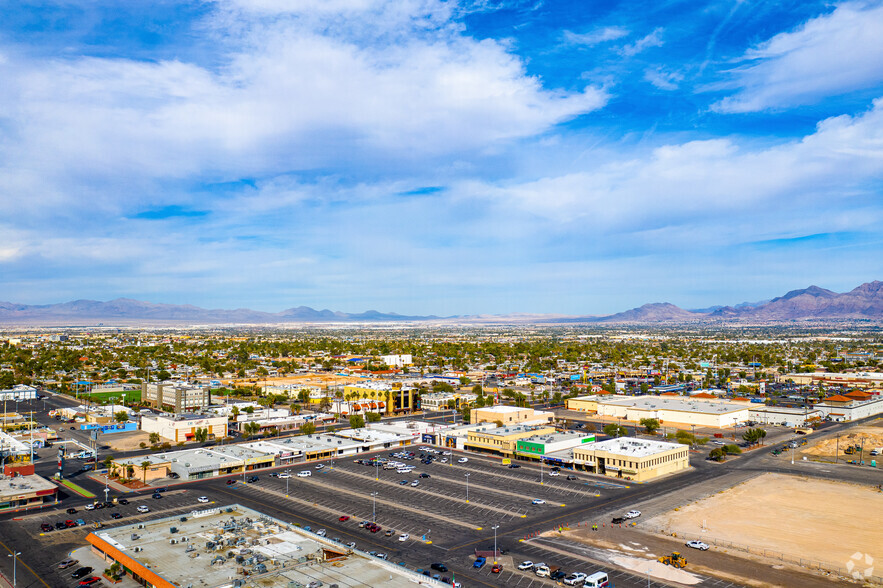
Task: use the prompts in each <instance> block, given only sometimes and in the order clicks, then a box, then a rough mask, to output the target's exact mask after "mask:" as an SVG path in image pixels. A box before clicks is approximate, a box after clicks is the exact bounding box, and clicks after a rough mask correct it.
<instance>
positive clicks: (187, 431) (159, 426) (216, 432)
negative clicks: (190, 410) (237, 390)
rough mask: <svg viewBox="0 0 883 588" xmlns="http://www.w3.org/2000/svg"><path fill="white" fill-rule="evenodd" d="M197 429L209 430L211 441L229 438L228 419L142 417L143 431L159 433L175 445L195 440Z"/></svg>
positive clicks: (177, 416)
mask: <svg viewBox="0 0 883 588" xmlns="http://www.w3.org/2000/svg"><path fill="white" fill-rule="evenodd" d="M197 429H207V430H208V438H209V439H222V438H224V437H226V436H227V417H225V416H214V415H198V414H179V415H169V416H166V415H147V414H144V415H142V416H141V430H142V431H145V432H147V433H158V434H159V436H160V437H162V438H163V439H168V440H170V441H172V442H173V443H178V442H179V441H191V440H193V439H195V438H196V430H197Z"/></svg>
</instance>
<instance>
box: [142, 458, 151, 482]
mask: <svg viewBox="0 0 883 588" xmlns="http://www.w3.org/2000/svg"><path fill="white" fill-rule="evenodd" d="M149 467H150V462H149V461H142V462H141V481H142V482H144V484H145V485H146V484H147V468H149Z"/></svg>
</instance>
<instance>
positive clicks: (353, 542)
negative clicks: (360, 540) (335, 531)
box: [346, 541, 356, 549]
mask: <svg viewBox="0 0 883 588" xmlns="http://www.w3.org/2000/svg"><path fill="white" fill-rule="evenodd" d="M346 546H347V547H349V548H350V549H355V548H356V542H355V541H350V542H349V543H347V544H346Z"/></svg>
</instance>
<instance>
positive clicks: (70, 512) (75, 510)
mask: <svg viewBox="0 0 883 588" xmlns="http://www.w3.org/2000/svg"><path fill="white" fill-rule="evenodd" d="M75 512H77V509H75V508H69V509H67V514H74V513H75Z"/></svg>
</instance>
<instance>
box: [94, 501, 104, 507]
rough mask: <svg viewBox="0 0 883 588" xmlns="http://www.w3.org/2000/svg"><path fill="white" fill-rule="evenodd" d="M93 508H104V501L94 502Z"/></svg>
mask: <svg viewBox="0 0 883 588" xmlns="http://www.w3.org/2000/svg"><path fill="white" fill-rule="evenodd" d="M95 508H104V503H103V502H96V503H95Z"/></svg>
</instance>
